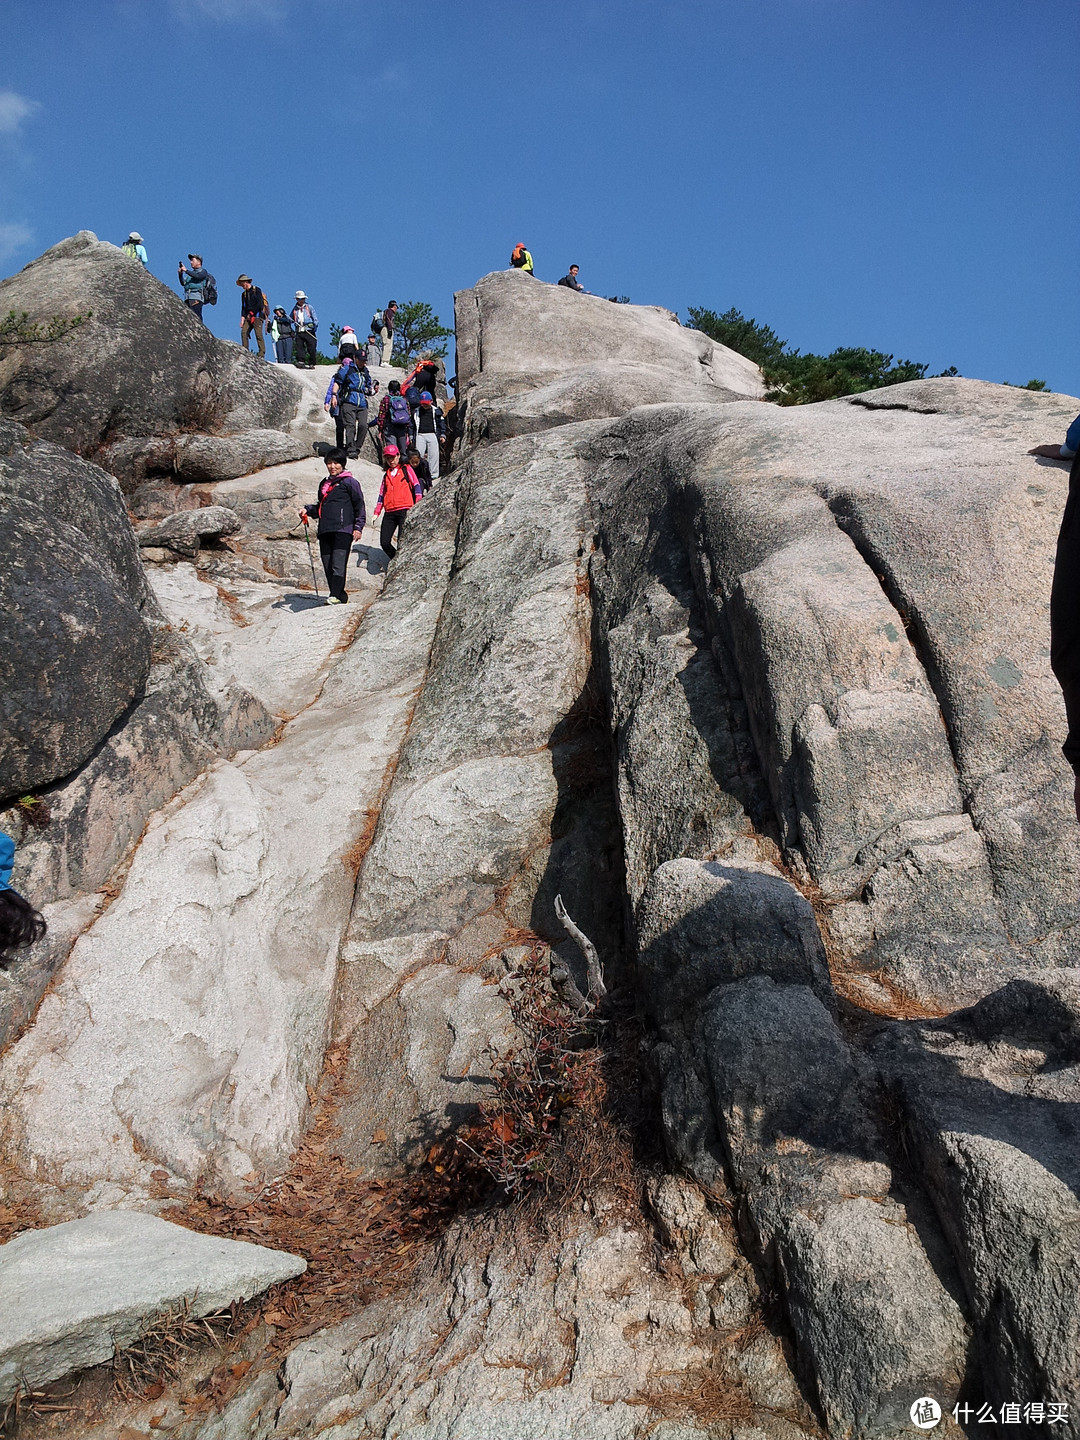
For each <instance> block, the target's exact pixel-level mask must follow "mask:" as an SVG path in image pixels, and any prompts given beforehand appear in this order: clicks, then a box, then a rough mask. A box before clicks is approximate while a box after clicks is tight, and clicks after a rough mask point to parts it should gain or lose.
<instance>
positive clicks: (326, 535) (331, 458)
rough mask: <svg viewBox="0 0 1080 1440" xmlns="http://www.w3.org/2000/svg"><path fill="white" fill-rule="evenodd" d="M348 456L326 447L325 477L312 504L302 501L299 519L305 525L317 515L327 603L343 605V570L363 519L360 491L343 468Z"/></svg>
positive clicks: (346, 599)
mask: <svg viewBox="0 0 1080 1440" xmlns="http://www.w3.org/2000/svg"><path fill="white" fill-rule="evenodd" d="M348 458H349V457H348V456H347V455H346V454H345V451H344V450H328V451H327V452H326V455H325V456H324V459H323V463H324V464H325V465H326V478H325V479H324V480H322V481H320V483H319V498H318V500H317V501H316V502H315V504H314V505H305V506H304V508H303V510H301V511H300V519H301V521H302V523H303V524H305V525H307V524H308V523H309V521H310V520H311V518H312V516H315V515H317V516H318V517H319V554H320V555H321V556H322V564H323V570H324V572H325V574H326V584H327V586H328V588H329V590H330V598H329V599H328V600H327V602H326V603H327V604H328V605H345V604H347V602H348V599H349V596H348V594H347V592H346V590H345V572H346V570H347V569H348V565H349V554H350V551H351V550H352V545H353V541H354V540H359V539H360V536H361V533H362V532H363V529H364V525H365V522H366V521H367V511H366V509H365V508H364V492H363V491H362V490H361V489H360V486H359V484H358V483H357V482H356V480H355V479H354V478H353V476H352V475H350V473H349V471H348V470H347V469H346V465H347V463H348Z"/></svg>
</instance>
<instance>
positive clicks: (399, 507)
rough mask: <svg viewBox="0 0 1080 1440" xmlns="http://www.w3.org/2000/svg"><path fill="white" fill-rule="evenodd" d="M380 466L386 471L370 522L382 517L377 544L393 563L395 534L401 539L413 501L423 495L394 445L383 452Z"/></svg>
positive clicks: (413, 474) (413, 472)
mask: <svg viewBox="0 0 1080 1440" xmlns="http://www.w3.org/2000/svg"><path fill="white" fill-rule="evenodd" d="M383 465H384V466H385V470H384V473H383V479H382V484H381V485H380V486H379V498H378V500H377V501H376V502H375V513H374V514H373V516H372V519H373V520H377V519H378V518H379V516H380V514H381V515H382V517H383V522H382V526H381V528H380V530H379V544H380V545H381V546H382V548H383V549H384V550H385V551H386V553H387V555H389V556H390V559H391V560H392V559H393V558H394V556H395V555H396V554H397V549H396V548H395V546H394V535H395V534H397V535H398V538H399V539H400V535H401V530H402V527H403V526H404V524H405V518H406V516H407V515H408V513H409V511H410V510H411V509H412V508H413V506H414V505H415V504H416V502H417V501H418V500H421V499H422V498H423V495H424V492H423V490H422V489H421V487H420V481H419V480H418V479H417V478H416V472H415V471H414V470H413V469H411V468H410V466H408V465H403V464H402V463H401V452H400V451H399V450H398V447H397V446H396V445H394V444H393V443H391V444H389V445H387V446H385V447H384V449H383Z"/></svg>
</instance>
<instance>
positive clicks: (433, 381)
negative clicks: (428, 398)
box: [402, 355, 439, 400]
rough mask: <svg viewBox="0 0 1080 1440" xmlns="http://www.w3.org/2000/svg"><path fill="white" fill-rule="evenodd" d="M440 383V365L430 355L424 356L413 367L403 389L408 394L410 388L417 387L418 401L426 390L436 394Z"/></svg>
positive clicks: (403, 383) (404, 381) (403, 384)
mask: <svg viewBox="0 0 1080 1440" xmlns="http://www.w3.org/2000/svg"><path fill="white" fill-rule="evenodd" d="M438 382H439V363H438V361H437V360H433V359H432V358H431V356H430V355H422V356H421V357H420V359H419V360H418V361H417V362H416V364H415V365H414V366H413V368H412V370H411V372H410V373H409V374H408V375H406V377H405V379H404V380H403V381H402V388H403V389H404V390H405V391H406V393H407V392H408V390H409V388H410V386H415V387H416V391H417V399H418V400H419V398H420V395H421V394H422V393H423V392H424V391H425V390H430V391H431V393H432V395H434V394H435V386H436V385H437V384H438Z"/></svg>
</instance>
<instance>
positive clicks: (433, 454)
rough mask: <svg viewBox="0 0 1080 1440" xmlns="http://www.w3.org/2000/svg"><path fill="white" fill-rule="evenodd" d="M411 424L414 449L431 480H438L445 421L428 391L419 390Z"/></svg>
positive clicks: (444, 436)
mask: <svg viewBox="0 0 1080 1440" xmlns="http://www.w3.org/2000/svg"><path fill="white" fill-rule="evenodd" d="M413 423H414V425H415V427H416V448H417V450H418V451H419V452H420V454H421V456H422V457H423V458H424V459H425V460H426V461H427V463H428V466H429V468H430V470H431V478H432V480H438V478H439V442H440V441H441V440H445V439H446V421H445V419H444V418H443V412H442V410H441V409H440V407H439V406H438V405H436V404H435V397H434V395H432V393H431V391H430V390H421V392H420V404H419V406H418V407H417V411H416V415H415V416H414V417H413Z"/></svg>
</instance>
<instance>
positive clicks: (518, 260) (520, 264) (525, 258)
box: [510, 240, 533, 275]
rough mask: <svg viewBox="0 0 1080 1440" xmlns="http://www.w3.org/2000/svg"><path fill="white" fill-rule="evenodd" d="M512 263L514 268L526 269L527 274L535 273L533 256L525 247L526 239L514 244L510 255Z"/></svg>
mask: <svg viewBox="0 0 1080 1440" xmlns="http://www.w3.org/2000/svg"><path fill="white" fill-rule="evenodd" d="M510 265H511V268H512V269H514V270H524V272H525V274H526V275H531V274H532V273H533V258H532V256H531V255H530V254H529V252H528V250H526V249H525V241H524V240H519V241H518V243H517V244H516V245H515V246H514V249H513V251H512V253H511V255H510Z"/></svg>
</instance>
